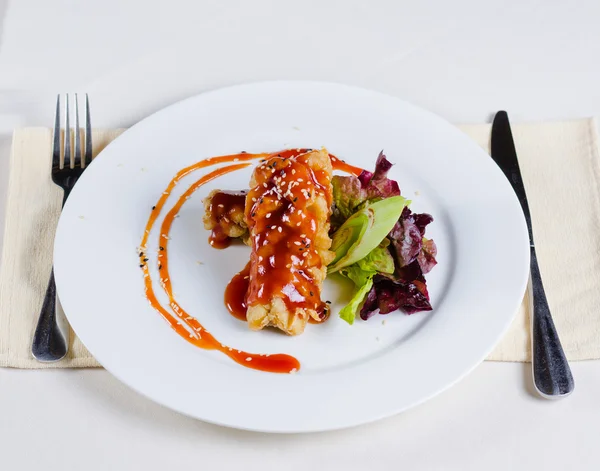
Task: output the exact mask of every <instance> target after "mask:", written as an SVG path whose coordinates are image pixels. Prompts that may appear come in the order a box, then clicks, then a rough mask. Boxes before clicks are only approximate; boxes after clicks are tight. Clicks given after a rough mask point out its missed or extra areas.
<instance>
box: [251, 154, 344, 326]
mask: <svg viewBox="0 0 600 471" xmlns="http://www.w3.org/2000/svg"><path fill="white" fill-rule="evenodd" d="M331 174H332V168H331V160H330V158H329V154H328V152H327V150H325V149H322V150H319V151H310V152H304V153H300V155H298V151H297V150H296V151H295V150H291V151H286V152H282V153H281V154H279V155H278V156H274V157H272V158H270V159H269V160H266V161H264V162H261V164H259V165H258V167H257V168H256V169H255V170H254V173H253V175H252V178H251V180H250V191H249V193H248V196H247V198H246V209H245V216H246V224H247V226H248V229H249V231H250V245H251V247H252V254H251V258H250V284H249V289H248V293H247V298H246V300H247V305H248V310H247V316H246V317H247V320H248V325H249V327H250V328H251V329H255V330H258V329H262V328H263V327H267V326H273V327H277V328H278V329H281V330H282V331H284V332H285V333H287V334H290V335H297V334H300V333H302V332H303V331H304V328H305V326H306V323H307V322H308V319H309V318H313V319H315V320H316V321H319V320H321V319H322V318H323V316H324V314H325V309H326V305H325V304H324V303H323V302H322V301H321V284H322V282H323V280H324V279H325V276H326V275H327V265H328V263H329V262H330V261H331V260H332V259H333V257H334V254H333V252H331V251H330V250H329V248H330V247H331V239H330V238H329V234H328V232H329V217H330V214H331V210H330V208H331V199H332V187H331Z"/></svg>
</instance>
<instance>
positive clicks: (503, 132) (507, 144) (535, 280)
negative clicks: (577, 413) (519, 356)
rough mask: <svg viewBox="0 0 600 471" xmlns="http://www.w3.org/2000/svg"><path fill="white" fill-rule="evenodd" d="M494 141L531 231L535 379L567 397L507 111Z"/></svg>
mask: <svg viewBox="0 0 600 471" xmlns="http://www.w3.org/2000/svg"><path fill="white" fill-rule="evenodd" d="M491 141H492V142H491V151H492V159H494V161H495V162H496V164H497V165H498V166H499V167H500V169H501V170H502V172H504V175H506V178H508V181H509V182H510V184H511V185H512V187H513V190H514V191H515V193H516V195H517V198H518V199H519V202H520V203H521V208H522V209H523V214H524V216H525V221H526V222H527V231H528V232H529V245H530V253H531V266H530V278H529V289H528V301H529V313H530V317H531V340H532V341H531V347H532V351H531V364H532V369H533V382H534V385H535V388H536V390H537V391H538V393H539V394H540V395H541V396H542V397H545V398H547V399H558V398H562V397H566V396H568V395H569V394H571V392H573V389H574V387H575V383H574V381H573V375H572V373H571V368H570V367H569V363H568V361H567V358H566V356H565V353H564V351H563V348H562V345H561V343H560V339H559V337H558V332H557V331H556V327H555V326H554V321H553V320H552V314H551V313H550V307H549V305H548V300H547V299H546V293H545V291H544V285H543V283H542V276H541V273H540V269H539V265H538V260H537V254H536V250H535V243H534V240H533V226H532V223H531V214H530V212H529V203H528V202H527V194H526V193H525V185H524V183H523V178H522V176H521V169H520V167H519V161H518V159H517V151H516V149H515V143H514V140H513V136H512V131H511V128H510V122H509V120H508V114H507V113H506V111H499V112H498V113H496V116H495V117H494V122H493V124H492V139H491Z"/></svg>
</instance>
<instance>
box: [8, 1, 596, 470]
mask: <svg viewBox="0 0 600 471" xmlns="http://www.w3.org/2000/svg"><path fill="white" fill-rule="evenodd" d="M598 18H600V3H599V2H598V1H597V0H587V1H582V0H580V1H572V2H566V1H558V0H547V1H542V0H539V1H533V0H521V1H501V0H495V1H493V2H492V1H484V0H453V1H443V0H440V1H419V2H417V1H414V0H411V1H407V0H403V1H393V0H389V1H384V0H380V1H373V0H371V1H369V2H366V1H341V0H340V1H332V0H330V1H326V0H321V1H316V0H315V1H313V0H310V1H300V0H296V1H294V2H291V1H284V0H280V1H276V0H271V1H266V0H259V1H257V0H253V1H243V0H236V1H225V0H220V1H219V0H215V1H206V0H204V1H191V0H188V1H179V0H169V1H165V2H158V1H156V2H151V1H148V0H147V1H125V0H121V1H118V0H102V1H100V0H98V1H96V0H87V1H85V2H83V1H76V0H14V1H12V2H10V4H7V3H6V2H3V1H2V0H0V22H1V23H0V33H1V37H0V208H1V209H0V219H3V212H4V201H5V194H6V180H7V163H8V152H9V148H10V134H11V132H12V129H13V128H15V127H18V126H30V125H43V126H50V125H51V123H52V109H53V104H54V100H55V94H56V93H57V92H59V91H60V92H65V91H69V92H88V93H90V95H91V98H92V104H93V107H92V112H93V114H92V118H93V122H94V125H95V126H97V127H118V126H129V125H131V124H133V123H134V122H136V121H138V120H139V119H141V118H143V117H145V116H147V115H148V114H149V113H151V112H153V111H156V110H158V109H160V108H162V107H163V106H165V105H168V104H170V103H172V102H174V101H176V100H178V99H181V98H184V97H187V96H190V95H193V94H196V93H199V92H202V91H205V90H210V89H214V88H217V87H221V86H224V85H230V84H235V83H241V82H247V81H257V80H263V79H286V78H289V79H291V78H295V79H299V78H300V79H303V78H305V79H318V80H328V81H336V82H343V83H349V84H354V85H360V86H364V87H368V88H372V89H376V90H379V91H383V92H386V93H389V94H392V95H396V96H399V97H402V98H404V99H407V100H408V101H411V102H413V103H415V104H417V105H421V106H423V107H425V108H428V109H430V110H432V111H434V112H436V113H438V114H440V115H441V116H443V117H445V118H446V119H448V120H449V121H452V122H455V123H477V122H487V121H489V119H490V116H491V115H492V114H493V113H494V112H495V111H496V110H498V109H501V108H503V109H507V110H508V111H509V113H510V115H511V117H512V119H513V121H515V122H517V121H530V120H554V119H564V118H574V117H587V116H592V115H600V93H599V91H598V85H599V84H600V65H599V64H600V28H598V26H597V25H598ZM0 243H1V239H0ZM572 366H573V373H574V375H575V380H576V390H575V393H574V394H573V395H572V396H571V397H570V398H568V399H566V400H563V401H558V402H548V401H544V400H541V399H538V398H536V397H535V396H534V395H533V393H532V391H531V386H530V384H531V375H530V373H529V365H520V364H493V363H484V364H482V365H481V366H479V367H478V368H477V369H476V370H475V371H474V372H473V373H472V374H471V375H470V376H468V377H467V378H466V379H464V380H463V381H462V382H460V383H459V384H458V385H456V386H455V387H453V388H452V389H450V390H448V391H447V392H445V393H443V394H441V395H440V396H438V397H436V398H435V399H433V400H431V401H429V402H427V403H425V404H423V405H421V406H420V407H417V408H415V409H413V410H411V411H409V412H406V413H404V414H402V415H400V416H397V417H393V418H390V419H387V420H384V421H381V422H378V423H375V424H372V425H367V426H363V427H358V428H355V429H350V430H345V431H340V432H332V433H323V434H313V435H292V436H271V435H263V434H255V433H247V432H239V431H234V430H229V429H224V428H219V427H216V426H212V425H207V424H204V423H201V422H198V421H195V420H192V419H188V418H186V417H183V416H180V415H178V414H176V413H173V412H171V411H169V410H167V409H165V408H163V407H160V406H157V405H155V404H153V403H151V402H149V401H148V400H147V399H145V398H144V397H141V396H139V395H138V394H136V393H134V392H132V391H130V390H129V389H127V388H126V387H125V386H123V385H121V384H120V383H118V382H117V381H116V380H115V379H114V378H112V377H111V376H110V375H109V374H108V373H106V372H105V371H102V370H60V371H19V370H8V369H4V370H0V469H7V470H8V469H11V470H12V469H34V466H35V468H36V469H37V468H39V467H42V469H49V470H54V469H72V468H75V467H76V466H77V467H82V468H83V469H86V470H96V469H97V470H105V469H138V468H139V469H142V468H144V469H173V468H175V467H177V466H190V467H192V466H193V467H194V468H200V469H201V468H205V467H206V468H212V469H248V470H252V469H260V470H270V469H278V470H279V469H294V470H295V469H298V470H300V469H302V470H306V469H311V468H316V469H345V470H348V471H349V470H354V469H364V468H366V467H369V468H373V469H400V468H401V467H405V468H407V469H408V468H410V469H426V470H436V469H461V470H468V469H473V470H480V469H486V470H496V469H497V470H506V469H542V468H543V469H550V470H553V469H563V468H567V469H571V468H572V469H586V470H587V469H590V470H591V469H598V467H599V466H600V446H598V444H597V441H598V438H599V437H600V433H599V432H598V423H600V362H598V361H590V362H580V363H576V364H573V365H572ZM407 387H410V379H409V378H407ZM200 399H201V398H200ZM357 400H377V391H373V396H372V398H360V399H359V398H357Z"/></svg>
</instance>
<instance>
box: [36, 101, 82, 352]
mask: <svg viewBox="0 0 600 471" xmlns="http://www.w3.org/2000/svg"><path fill="white" fill-rule="evenodd" d="M61 134H62V132H61V128H60V95H58V97H57V99H56V115H55V119H54V133H53V137H52V181H53V182H54V183H55V184H56V185H58V186H60V187H61V188H62V189H63V192H64V196H63V206H64V204H65V202H66V201H67V198H68V197H69V194H70V193H71V190H72V189H73V187H74V186H75V183H77V180H78V179H79V177H80V176H81V174H82V173H83V171H84V170H85V169H86V166H87V165H88V164H89V163H90V162H91V161H92V126H91V122H90V105H89V100H88V96H87V94H86V95H85V138H84V140H83V141H84V143H85V150H84V152H83V158H82V151H81V147H82V146H81V143H82V136H81V129H80V128H79V100H78V97H77V94H75V136H74V139H72V138H71V125H70V107H69V95H68V94H67V95H66V97H65V132H64V143H63V146H62V147H63V148H64V154H63V153H62V152H61ZM71 141H73V142H71ZM71 147H73V152H71ZM57 305H58V300H57V297H56V286H55V284H54V269H53V270H52V271H51V273H50V280H49V282H48V288H47V289H46V296H45V297H44V302H43V304H42V309H41V311H40V317H39V319H38V324H37V327H36V329H35V334H34V336H33V343H32V345H31V353H32V354H33V356H34V357H35V358H36V359H37V360H38V361H42V362H53V361H58V360H60V359H62V358H63V357H64V356H65V355H66V354H67V352H68V350H69V326H68V324H67V321H66V319H64V315H57V314H58V312H57V311H59V310H58V309H57ZM60 312H62V311H60Z"/></svg>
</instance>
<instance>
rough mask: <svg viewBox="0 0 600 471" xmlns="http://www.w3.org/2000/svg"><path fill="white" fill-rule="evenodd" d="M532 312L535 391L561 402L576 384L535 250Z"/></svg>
mask: <svg viewBox="0 0 600 471" xmlns="http://www.w3.org/2000/svg"><path fill="white" fill-rule="evenodd" d="M529 282H530V289H529V303H530V304H529V307H530V310H529V312H530V313H531V332H532V342H531V346H532V360H531V363H532V368H533V381H534V384H535V388H536V389H537V391H538V392H539V393H540V395H541V396H542V397H545V398H546V399H559V398H562V397H565V396H568V395H569V394H571V393H572V392H573V389H574V388H575V383H574V381H573V374H572V373H571V368H570V367H569V362H568V361H567V358H566V356H565V352H564V351H563V349H562V345H561V344H560V339H559V338H558V333H557V332H556V328H555V327H554V322H553V321H552V315H551V314H550V307H549V306H548V300H547V299H546V293H545V292H544V286H543V284H542V275H541V274H540V267H539V266H538V261H537V255H536V253H535V247H533V246H532V247H531V277H530V280H529Z"/></svg>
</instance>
